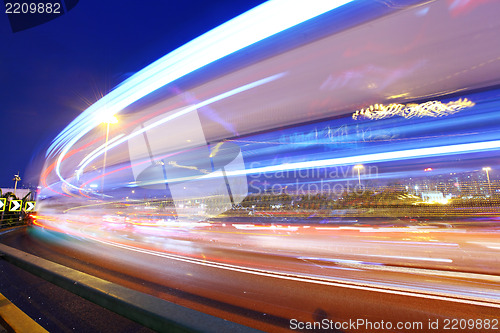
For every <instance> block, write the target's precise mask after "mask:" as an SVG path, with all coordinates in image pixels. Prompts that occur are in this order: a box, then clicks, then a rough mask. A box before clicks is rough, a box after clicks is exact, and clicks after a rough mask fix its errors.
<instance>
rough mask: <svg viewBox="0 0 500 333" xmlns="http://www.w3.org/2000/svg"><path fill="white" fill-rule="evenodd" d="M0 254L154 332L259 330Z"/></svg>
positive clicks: (29, 258) (13, 252) (25, 256)
mask: <svg viewBox="0 0 500 333" xmlns="http://www.w3.org/2000/svg"><path fill="white" fill-rule="evenodd" d="M0 256H1V257H2V258H3V259H4V260H6V261H8V262H10V263H12V264H14V265H16V266H18V267H20V268H22V269H24V270H26V271H28V272H30V273H32V274H34V275H36V276H39V277H41V278H43V279H45V280H47V281H49V282H51V283H53V284H55V285H57V286H59V287H62V288H64V289H66V290H68V291H70V292H72V293H74V294H76V295H79V296H81V297H83V298H85V299H87V300H89V301H91V302H93V303H96V304H98V305H100V306H102V307H104V308H106V309H108V310H111V311H113V312H115V313H117V314H120V315H122V316H124V317H127V318H129V319H131V320H133V321H136V322H138V323H139V324H141V325H144V326H146V327H149V328H151V329H153V330H156V331H158V332H241V333H252V332H260V331H258V330H256V329H253V328H250V327H247V326H243V325H241V324H237V323H233V322H230V321H227V320H225V319H221V318H218V317H214V316H211V315H208V314H206V313H202V312H199V311H196V310H192V309H189V308H186V307H183V306H181V305H177V304H174V303H171V302H168V301H165V300H162V299H160V298H157V297H154V296H152V295H148V294H145V293H142V292H139V291H136V290H133V289H129V288H126V287H123V286H120V285H117V284H115V283H112V282H109V281H106V280H103V279H100V278H97V277H94V276H92V275H89V274H86V273H83V272H80V271H77V270H74V269H72V268H69V267H66V266H63V265H60V264H57V263H54V262H51V261H48V260H45V259H42V258H39V257H36V256H34V255H31V254H29V253H26V252H23V251H20V250H17V249H15V248H12V247H9V246H7V245H4V244H0Z"/></svg>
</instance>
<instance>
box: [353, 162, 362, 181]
mask: <svg viewBox="0 0 500 333" xmlns="http://www.w3.org/2000/svg"><path fill="white" fill-rule="evenodd" d="M364 168H365V167H364V166H363V165H361V164H356V165H355V166H354V169H356V170H358V184H359V185H361V174H360V171H361V169H364Z"/></svg>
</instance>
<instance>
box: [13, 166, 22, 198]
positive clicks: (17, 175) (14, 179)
mask: <svg viewBox="0 0 500 333" xmlns="http://www.w3.org/2000/svg"><path fill="white" fill-rule="evenodd" d="M12 180H13V181H15V182H16V183H15V184H14V195H16V190H17V182H18V181H21V177H19V171H18V172H17V174H16V175H14V178H12Z"/></svg>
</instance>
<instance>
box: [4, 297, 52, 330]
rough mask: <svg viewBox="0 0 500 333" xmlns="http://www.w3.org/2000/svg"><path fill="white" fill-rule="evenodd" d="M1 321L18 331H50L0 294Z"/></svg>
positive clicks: (8, 327)
mask: <svg viewBox="0 0 500 333" xmlns="http://www.w3.org/2000/svg"><path fill="white" fill-rule="evenodd" d="M0 323H1V324H2V325H6V326H7V327H5V328H6V329H7V330H9V329H10V330H12V331H14V332H16V333H18V332H19V333H24V332H26V333H48V331H47V330H45V329H44V328H43V327H42V326H40V325H39V324H38V323H37V322H36V321H34V320H33V319H31V318H30V317H29V316H28V315H27V314H26V313H24V312H22V311H21V310H20V309H19V308H18V307H16V306H15V305H14V304H12V303H11V302H10V301H9V300H8V299H7V298H5V296H4V295H2V294H0Z"/></svg>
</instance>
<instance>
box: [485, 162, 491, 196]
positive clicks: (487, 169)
mask: <svg viewBox="0 0 500 333" xmlns="http://www.w3.org/2000/svg"><path fill="white" fill-rule="evenodd" d="M483 170H484V171H486V179H488V192H489V194H490V195H491V183H490V170H491V168H490V167H484V168H483Z"/></svg>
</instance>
